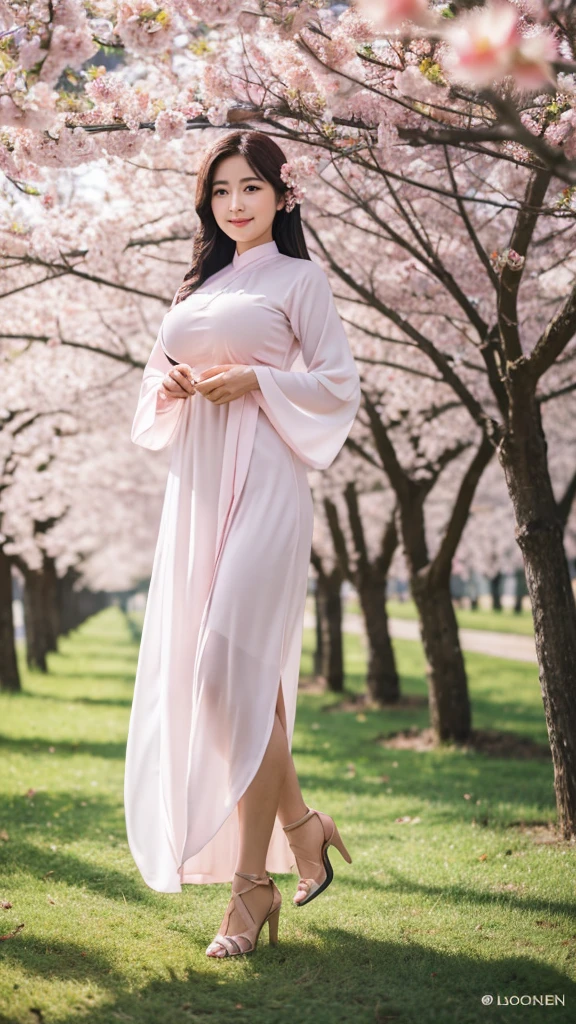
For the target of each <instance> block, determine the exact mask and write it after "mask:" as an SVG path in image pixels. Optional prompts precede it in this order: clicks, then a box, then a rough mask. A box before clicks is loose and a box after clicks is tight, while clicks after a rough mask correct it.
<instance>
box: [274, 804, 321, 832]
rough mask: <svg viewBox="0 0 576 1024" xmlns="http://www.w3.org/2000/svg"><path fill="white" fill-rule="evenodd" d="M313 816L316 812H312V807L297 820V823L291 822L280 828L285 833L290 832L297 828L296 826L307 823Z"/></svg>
mask: <svg viewBox="0 0 576 1024" xmlns="http://www.w3.org/2000/svg"><path fill="white" fill-rule="evenodd" d="M313 814H316V811H315V810H313V808H312V807H309V808H308V810H307V811H306V814H305V815H304V816H303V817H302V818H298V821H292V822H291V823H290V825H283V826H282V827H283V829H284V831H285V832H290V830H291V829H293V828H298V825H303V824H304V822H305V821H308V820H309V819H310V818H311V817H312V815H313Z"/></svg>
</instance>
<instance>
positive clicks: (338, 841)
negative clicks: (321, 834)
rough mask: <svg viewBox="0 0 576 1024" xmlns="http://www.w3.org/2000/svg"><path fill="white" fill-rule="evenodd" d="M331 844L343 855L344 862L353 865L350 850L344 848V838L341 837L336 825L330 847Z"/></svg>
mask: <svg viewBox="0 0 576 1024" xmlns="http://www.w3.org/2000/svg"><path fill="white" fill-rule="evenodd" d="M330 844H331V845H332V846H335V847H336V849H337V850H338V852H339V853H340V854H341V855H342V857H344V860H345V861H346V862H347V863H348V864H351V863H352V857H351V856H350V854H349V853H348V850H347V849H346V847H345V846H344V843H343V842H342V836H341V835H340V833H339V831H338V829H337V828H336V825H334V833H333V835H332V838H331V840H330V843H329V844H328V845H330Z"/></svg>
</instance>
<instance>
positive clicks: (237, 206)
mask: <svg viewBox="0 0 576 1024" xmlns="http://www.w3.org/2000/svg"><path fill="white" fill-rule="evenodd" d="M243 209H244V200H243V197H242V193H241V192H232V194H231V196H230V210H231V212H234V211H235V210H243Z"/></svg>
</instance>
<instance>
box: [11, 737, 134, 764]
mask: <svg viewBox="0 0 576 1024" xmlns="http://www.w3.org/2000/svg"><path fill="white" fill-rule="evenodd" d="M51 746H55V747H56V750H57V753H58V756H59V757H73V756H74V754H89V755H92V756H93V757H106V758H113V759H121V758H124V756H125V754H126V742H125V741H124V742H122V743H94V741H92V740H78V741H77V742H76V741H74V742H70V741H69V740H56V741H55V740H52V739H46V740H44V739H42V738H41V737H38V736H30V737H27V738H22V739H11V738H10V737H9V736H1V735H0V749H2V750H4V751H5V752H6V753H8V752H10V753H14V754H25V755H26V756H27V757H38V756H40V755H41V756H42V757H43V756H44V755H45V754H49V748H50V747H51Z"/></svg>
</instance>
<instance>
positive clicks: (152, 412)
mask: <svg viewBox="0 0 576 1024" xmlns="http://www.w3.org/2000/svg"><path fill="white" fill-rule="evenodd" d="M161 337H162V325H160V330H159V331H158V336H157V338H156V342H155V344H154V347H153V349H152V351H151V353H150V356H149V359H148V362H147V363H146V366H145V367H144V374H143V377H142V384H141V386H140V395H139V398H138V404H137V406H136V412H135V415H134V421H133V423H132V433H131V438H132V441H133V442H134V444H138V445H140V447H141V448H150V449H152V451H159V450H160V449H161V448H166V447H167V446H168V445H169V444H170V443H171V442H172V441H173V440H174V437H175V436H176V430H177V428H178V424H179V422H180V418H181V416H182V410H183V408H184V405H185V403H186V402H187V401H189V399H187V398H170V397H167V398H164V399H161V398H159V397H158V392H159V390H160V385H161V383H162V380H163V379H164V377H165V376H166V374H167V373H168V371H169V370H170V369H171V364H170V363H169V362H168V360H167V358H166V356H165V355H164V352H163V351H162V345H161Z"/></svg>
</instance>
